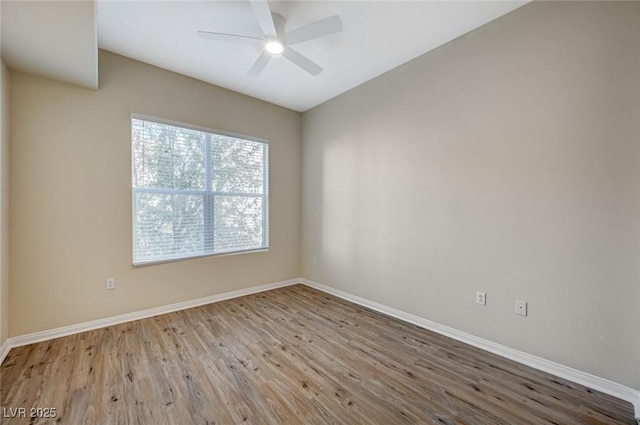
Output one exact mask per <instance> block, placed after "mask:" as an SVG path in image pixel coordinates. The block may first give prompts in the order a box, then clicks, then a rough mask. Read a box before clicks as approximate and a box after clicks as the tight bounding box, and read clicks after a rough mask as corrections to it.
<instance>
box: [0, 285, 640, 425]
mask: <svg viewBox="0 0 640 425" xmlns="http://www.w3.org/2000/svg"><path fill="white" fill-rule="evenodd" d="M297 283H302V284H304V285H307V286H309V287H311V288H315V289H318V290H320V291H323V292H326V293H328V294H331V295H335V296H337V297H339V298H342V299H345V300H347V301H350V302H353V303H355V304H359V305H361V306H364V307H367V308H370V309H371V310H375V311H378V312H380V313H383V314H387V315H389V316H392V317H395V318H397V319H400V320H403V321H405V322H408V323H412V324H414V325H417V326H420V327H422V328H425V329H428V330H431V331H434V332H437V333H439V334H441V335H444V336H447V337H450V338H453V339H455V340H458V341H461V342H464V343H466V344H469V345H472V346H474V347H478V348H481V349H483V350H485V351H489V352H490V353H494V354H497V355H499V356H502V357H505V358H507V359H510V360H514V361H516V362H518V363H522V364H525V365H527V366H531V367H533V368H535V369H538V370H542V371H544V372H548V373H551V374H553V375H556V376H559V377H561V378H564V379H567V380H569V381H572V382H576V383H578V384H582V385H585V386H587V387H589V388H593V389H594V390H598V391H601V392H603V393H606V394H609V395H612V396H614V397H617V398H619V399H622V400H625V401H628V402H630V403H632V404H633V405H634V407H635V415H636V417H637V418H639V422H640V391H638V390H635V389H633V388H629V387H627V386H624V385H622V384H618V383H616V382H612V381H609V380H607V379H604V378H600V377H598V376H595V375H591V374H589V373H586V372H582V371H580V370H577V369H573V368H570V367H568V366H564V365H561V364H559V363H555V362H552V361H549V360H546V359H543V358H541V357H537V356H534V355H532V354H527V353H525V352H522V351H519V350H515V349H513V348H509V347H507V346H504V345H501V344H497V343H495V342H492V341H489V340H486V339H483V338H479V337H477V336H474V335H471V334H468V333H466V332H462V331H459V330H456V329H453V328H450V327H448V326H444V325H441V324H439V323H436V322H432V321H430V320H427V319H423V318H422V317H418V316H414V315H412V314H409V313H405V312H403V311H400V310H396V309H394V308H391V307H387V306H385V305H383V304H379V303H376V302H373V301H369V300H367V299H365V298H361V297H358V296H355V295H351V294H349V293H346V292H343V291H340V290H338V289H335V288H332V287H330V286H327V285H323V284H321V283H317V282H314V281H311V280H308V279H301V278H300V279H289V280H285V281H281V282H275V283H269V284H265V285H259V286H252V287H250V288H245V289H238V290H235V291H230V292H225V293H222V294H218V295H212V296H208V297H204V298H197V299H194V300H189V301H183V302H180V303H175V304H169V305H166V306H161V307H155V308H150V309H146V310H141V311H136V312H133V313H126V314H121V315H118V316H113V317H107V318H104V319H98V320H92V321H90V322H85V323H79V324H77V325H70V326H65V327H61V328H56V329H50V330H46V331H42V332H35V333H31V334H27V335H20V336H15V337H11V338H9V339H7V340H6V341H5V342H4V343H3V344H2V345H1V346H0V364H2V362H3V361H4V359H5V358H6V356H7V354H8V353H9V351H10V350H11V349H12V348H14V347H20V346H22V345H28V344H33V343H36V342H41V341H47V340H50V339H54V338H59V337H62V336H67V335H73V334H77V333H80V332H86V331H90V330H94V329H99V328H104V327H107V326H114V325H118V324H121V323H126V322H131V321H134V320H139V319H146V318H149V317H153V316H158V315H161V314H165V313H171V312H174V311H179V310H185V309H188V308H192V307H198V306H201V305H205V304H211V303H215V302H219V301H224V300H228V299H232V298H238V297H242V296H245V295H251V294H255V293H258V292H264V291H269V290H271V289H276V288H282V287H285V286H290V285H295V284H297Z"/></svg>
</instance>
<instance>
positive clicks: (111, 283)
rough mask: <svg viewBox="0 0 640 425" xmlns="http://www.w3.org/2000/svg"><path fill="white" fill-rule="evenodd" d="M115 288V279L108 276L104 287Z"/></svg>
mask: <svg viewBox="0 0 640 425" xmlns="http://www.w3.org/2000/svg"><path fill="white" fill-rule="evenodd" d="M115 288H116V280H115V279H114V278H112V277H108V278H107V280H106V281H105V289H115Z"/></svg>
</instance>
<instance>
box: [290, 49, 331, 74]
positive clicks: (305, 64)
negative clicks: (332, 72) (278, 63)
mask: <svg viewBox="0 0 640 425" xmlns="http://www.w3.org/2000/svg"><path fill="white" fill-rule="evenodd" d="M282 56H284V57H285V58H287V59H289V60H290V61H291V62H293V63H294V64H296V65H298V66H299V67H300V68H302V69H304V70H305V71H307V72H308V73H309V74H311V75H313V76H314V77H315V76H316V75H318V74H320V73H321V72H322V67H321V66H320V65H318V64H317V63H315V62H313V61H312V60H311V59H308V58H307V57H305V56H302V55H301V54H300V53H298V52H296V51H295V50H293V49H292V48H291V47H285V48H284V50H283V51H282Z"/></svg>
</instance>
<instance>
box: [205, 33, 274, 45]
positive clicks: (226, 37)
mask: <svg viewBox="0 0 640 425" xmlns="http://www.w3.org/2000/svg"><path fill="white" fill-rule="evenodd" d="M198 36H199V37H200V38H208V39H210V40H223V41H241V42H249V43H256V42H260V43H262V42H263V41H264V40H263V39H261V38H258V37H251V36H249V35H240V34H227V33H224V32H211V31H198Z"/></svg>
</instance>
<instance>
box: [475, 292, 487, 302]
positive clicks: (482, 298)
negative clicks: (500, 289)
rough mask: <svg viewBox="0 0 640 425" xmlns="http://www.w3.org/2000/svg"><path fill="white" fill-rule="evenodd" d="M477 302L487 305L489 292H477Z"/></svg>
mask: <svg viewBox="0 0 640 425" xmlns="http://www.w3.org/2000/svg"><path fill="white" fill-rule="evenodd" d="M476 304H480V305H487V294H486V293H484V292H476Z"/></svg>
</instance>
